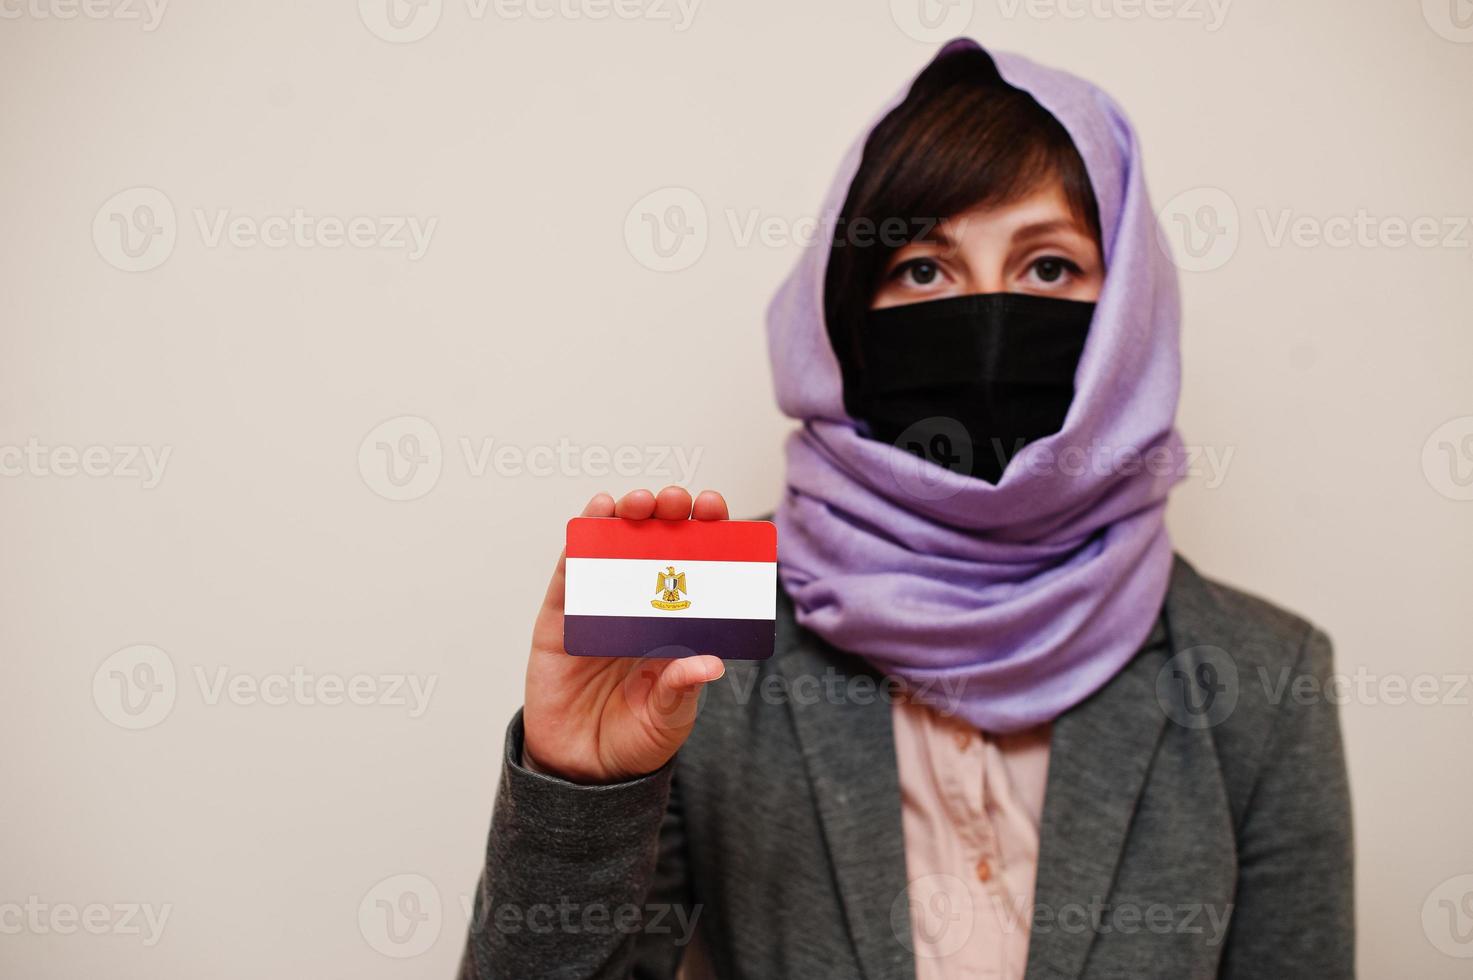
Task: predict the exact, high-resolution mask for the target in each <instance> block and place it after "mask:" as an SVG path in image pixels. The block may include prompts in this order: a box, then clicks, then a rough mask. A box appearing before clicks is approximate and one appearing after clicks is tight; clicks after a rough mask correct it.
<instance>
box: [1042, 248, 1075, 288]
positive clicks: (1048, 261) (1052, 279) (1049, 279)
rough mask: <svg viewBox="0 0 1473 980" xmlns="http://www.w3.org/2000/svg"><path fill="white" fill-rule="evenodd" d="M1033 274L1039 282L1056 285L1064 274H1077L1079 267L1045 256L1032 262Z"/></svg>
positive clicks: (1063, 260)
mask: <svg viewBox="0 0 1473 980" xmlns="http://www.w3.org/2000/svg"><path fill="white" fill-rule="evenodd" d="M1032 268H1033V274H1034V275H1035V276H1037V277H1038V281H1039V282H1046V283H1056V282H1058V281H1059V280H1060V279H1062V278H1064V276H1065V275H1066V274H1073V275H1078V274H1079V266H1077V265H1075V264H1074V263H1073V262H1070V261H1069V260H1068V259H1064V258H1060V257H1059V256H1057V255H1046V256H1044V257H1043V258H1041V259H1036V260H1034V262H1033V267H1032Z"/></svg>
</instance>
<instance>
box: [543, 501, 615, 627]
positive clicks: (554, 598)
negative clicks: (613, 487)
mask: <svg viewBox="0 0 1473 980" xmlns="http://www.w3.org/2000/svg"><path fill="white" fill-rule="evenodd" d="M578 516H579V517H613V516H614V498H613V497H611V496H610V495H609V494H606V493H596V494H594V495H593V497H592V498H591V499H590V500H589V501H588V503H586V504H584V505H583V512H582V513H581V514H579V515H578ZM567 570H568V551H567V549H566V548H564V549H563V550H562V551H559V552H558V555H557V565H556V567H554V568H553V570H552V581H550V582H548V583H547V593H546V594H545V595H544V596H543V597H542V604H543V605H544V606H546V607H548V608H549V609H556V610H557V611H558V612H562V611H563V597H564V593H565V592H566V590H567Z"/></svg>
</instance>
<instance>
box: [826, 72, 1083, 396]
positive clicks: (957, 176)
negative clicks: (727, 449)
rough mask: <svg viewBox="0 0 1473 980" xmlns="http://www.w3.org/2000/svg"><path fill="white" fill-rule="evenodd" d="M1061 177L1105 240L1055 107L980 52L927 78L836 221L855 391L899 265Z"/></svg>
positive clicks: (834, 322)
mask: <svg viewBox="0 0 1473 980" xmlns="http://www.w3.org/2000/svg"><path fill="white" fill-rule="evenodd" d="M1053 178H1057V179H1059V180H1060V181H1061V182H1062V183H1063V185H1064V194H1065V196H1066V198H1067V199H1068V201H1069V206H1070V209H1071V210H1072V211H1073V212H1074V214H1075V216H1076V217H1077V218H1079V219H1080V220H1081V221H1082V222H1083V223H1084V224H1085V226H1086V227H1088V228H1089V229H1090V231H1091V232H1092V233H1093V234H1094V237H1095V240H1096V242H1098V241H1099V239H1100V219H1099V211H1098V208H1097V206H1096V204H1095V195H1094V189H1093V188H1092V187H1091V186H1090V183H1089V173H1088V171H1086V170H1085V167H1084V161H1083V160H1082V159H1081V158H1080V156H1079V151H1078V150H1076V149H1075V148H1074V142H1073V141H1072V140H1071V139H1070V138H1069V134H1068V132H1067V131H1066V130H1065V129H1064V127H1063V125H1062V124H1060V123H1059V121H1058V120H1057V119H1055V118H1054V117H1053V115H1051V114H1050V113H1049V111H1048V110H1047V109H1045V108H1044V107H1043V106H1041V105H1039V104H1038V102H1037V101H1036V100H1035V99H1034V98H1033V96H1031V95H1029V94H1028V93H1027V92H1024V91H1023V90H1022V89H1018V88H1014V87H1013V86H1011V85H1009V84H1007V83H1006V82H1004V81H1003V80H1002V77H1001V76H1000V75H999V74H998V72H997V66H996V65H994V64H993V61H992V58H991V57H990V56H989V55H988V54H987V53H986V52H984V51H981V50H977V49H970V50H966V51H961V52H957V53H955V54H950V55H947V56H946V57H943V58H941V59H939V60H937V61H935V62H933V63H932V64H931V65H930V66H929V67H928V68H927V69H926V70H925V71H923V72H921V74H920V75H919V76H918V77H917V78H916V80H915V83H914V84H913V85H912V86H911V88H910V92H909V93H908V94H907V95H906V97H905V100H904V101H903V102H901V103H900V105H898V106H896V107H895V108H894V109H893V110H891V112H890V113H889V114H888V115H886V116H885V118H884V119H883V120H881V121H880V124H879V125H878V126H876V127H875V128H874V131H873V132H871V133H870V135H869V138H868V139H867V140H866V141H865V144H864V155H863V157H862V158H861V160H860V164H859V171H858V172H857V173H856V174H855V176H854V181H853V182H852V183H851V184H850V185H849V194H848V196H847V197H846V198H845V200H844V207H843V210H842V211H841V212H840V214H839V215H838V219H837V222H836V224H835V230H834V240H833V243H832V246H831V248H830V252H829V264H828V271H827V272H826V274H825V277H824V314H825V321H826V323H827V324H828V331H829V339H830V342H832V343H833V346H834V351H835V353H836V354H837V355H838V357H839V363H840V365H841V367H843V368H844V374H845V381H846V384H845V391H846V392H847V391H849V390H851V386H850V385H849V384H848V383H847V382H848V379H849V376H850V369H851V366H853V365H855V364H857V363H858V362H857V356H858V354H857V350H856V343H855V340H856V337H857V333H858V330H859V329H860V327H861V325H862V324H863V322H864V315H865V313H866V311H868V309H869V306H870V302H871V301H872V299H873V298H874V294H875V290H876V288H878V286H879V284H880V277H881V275H882V274H883V272H884V269H885V264H886V263H887V262H888V261H889V260H890V257H891V256H892V255H894V254H895V252H896V251H897V250H899V249H900V248H901V247H902V246H904V245H905V244H907V243H908V242H911V241H916V240H918V239H924V238H925V237H926V236H928V235H929V234H930V233H931V232H932V231H933V230H934V229H935V227H936V225H938V224H939V223H940V222H941V221H943V220H945V219H947V218H950V217H953V216H954V215H957V214H960V213H962V212H963V211H967V210H969V209H970V208H974V207H978V206H986V205H995V204H1006V203H1008V202H1010V201H1015V200H1018V199H1019V198H1021V197H1023V196H1025V195H1027V194H1028V193H1029V192H1031V191H1033V190H1034V189H1035V188H1037V187H1038V185H1039V184H1041V183H1043V182H1045V181H1047V180H1050V179H1053Z"/></svg>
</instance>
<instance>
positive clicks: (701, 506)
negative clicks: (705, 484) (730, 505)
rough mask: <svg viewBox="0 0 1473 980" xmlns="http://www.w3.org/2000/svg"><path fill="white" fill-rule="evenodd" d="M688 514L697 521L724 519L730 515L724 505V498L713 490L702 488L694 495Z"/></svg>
mask: <svg viewBox="0 0 1473 980" xmlns="http://www.w3.org/2000/svg"><path fill="white" fill-rule="evenodd" d="M690 516H691V517H694V518H695V519H696V520H698V521H724V520H726V519H727V518H729V517H730V516H731V512H730V511H729V510H728V509H727V507H726V498H725V497H723V496H721V494H719V493H717V492H716V491H715V490H702V491H701V492H700V493H699V494H697V495H696V501H695V503H694V504H693V505H692V506H691V509H690Z"/></svg>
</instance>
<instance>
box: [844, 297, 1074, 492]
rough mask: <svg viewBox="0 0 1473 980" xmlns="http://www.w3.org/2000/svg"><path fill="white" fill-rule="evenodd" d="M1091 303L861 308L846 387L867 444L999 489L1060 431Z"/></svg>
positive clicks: (962, 300) (990, 301) (997, 300)
mask: <svg viewBox="0 0 1473 980" xmlns="http://www.w3.org/2000/svg"><path fill="white" fill-rule="evenodd" d="M1094 308H1095V304H1093V303H1084V302H1080V301H1078V300H1068V299H1055V298H1053V297H1047V296H1030V295H1026V294H1022V293H985V294H981V295H971V296H956V297H952V298H949V299H938V300H930V301H927V302H924V303H912V304H908V305H906V306H892V307H888V308H886V309H882V310H871V311H870V312H869V313H868V314H867V316H866V319H865V323H864V326H863V328H862V333H861V336H860V337H859V338H858V340H859V343H858V354H859V361H860V363H859V364H856V365H855V366H854V367H853V368H852V372H851V376H850V378H849V379H848V381H849V382H852V384H850V385H849V387H848V389H846V392H845V396H846V403H847V407H848V409H849V412H850V414H851V415H853V416H854V418H856V419H857V420H859V421H861V422H863V423H864V424H865V426H866V427H867V428H868V429H869V432H868V435H869V437H870V438H871V439H877V440H879V441H882V442H888V443H891V444H893V445H896V446H898V447H900V448H901V449H904V450H906V451H907V452H910V453H913V454H915V455H917V456H920V457H921V458H923V459H928V460H930V461H931V462H933V463H936V464H938V465H940V466H944V467H946V468H947V469H950V470H953V471H954V472H958V473H963V474H966V475H969V476H975V477H978V478H979V479H982V480H986V481H987V482H988V483H994V484H995V483H997V481H998V480H999V479H1001V478H1002V473H1003V469H1004V468H1005V467H1006V466H1007V464H1008V462H1009V461H1010V460H1011V459H1012V458H1013V457H1014V456H1016V455H1017V453H1018V451H1019V450H1020V449H1022V448H1023V447H1024V446H1026V445H1028V443H1030V442H1033V441H1035V440H1037V439H1041V438H1043V437H1044V436H1048V435H1052V434H1053V433H1055V432H1058V431H1059V429H1061V428H1062V427H1063V425H1064V416H1065V415H1066V414H1067V413H1068V411H1069V403H1070V402H1072V401H1073V400H1074V373H1075V370H1076V369H1077V368H1078V367H1079V357H1080V354H1081V353H1082V352H1083V351H1084V340H1085V337H1086V336H1087V335H1088V334H1089V322H1090V318H1091V317H1092V316H1093V315H1094Z"/></svg>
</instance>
